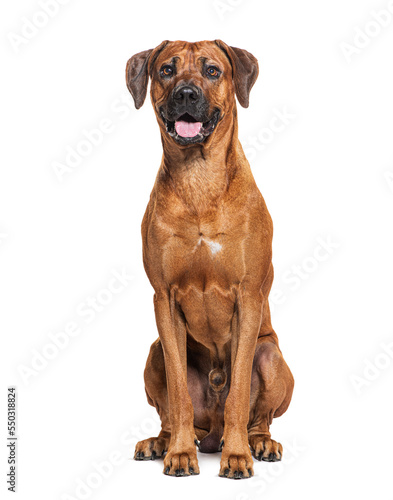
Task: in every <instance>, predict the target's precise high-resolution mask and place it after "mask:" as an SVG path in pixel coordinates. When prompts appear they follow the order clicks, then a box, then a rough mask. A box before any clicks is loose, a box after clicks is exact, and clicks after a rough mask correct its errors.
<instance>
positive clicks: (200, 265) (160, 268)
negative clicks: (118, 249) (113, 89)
mask: <svg viewBox="0 0 393 500" xmlns="http://www.w3.org/2000/svg"><path fill="white" fill-rule="evenodd" d="M257 75H258V63H257V60H256V59H255V57H254V56H253V55H251V54H250V53H249V52H247V51H245V50H241V49H238V48H235V47H229V46H228V45H226V44H225V43H224V42H222V41H220V40H215V41H213V42H210V41H209V42H208V41H204V42H198V43H187V42H169V41H164V42H162V43H161V44H160V45H159V46H158V47H156V48H155V49H152V50H146V51H144V52H141V53H139V54H136V55H134V56H133V57H132V58H131V59H130V60H129V61H128V63H127V69H126V78H127V86H128V89H129V90H130V92H131V94H132V96H133V98H134V101H135V106H136V108H137V109H138V108H140V107H141V106H142V104H143V102H144V100H145V97H146V92H147V84H148V80H149V76H150V77H151V100H152V103H153V106H154V110H155V113H156V117H157V121H158V125H159V127H160V131H161V139H162V145H163V149H164V154H163V158H162V163H161V167H160V169H159V171H158V175H157V178H156V182H155V185H154V188H153V191H152V193H151V197H150V202H149V204H148V206H147V210H146V213H145V216H144V219H143V222H142V238H143V262H144V266H145V270H146V273H147V276H148V278H149V280H150V282H151V284H152V286H153V288H154V291H155V294H154V307H155V314H156V321H157V327H158V333H159V339H158V340H156V341H155V342H154V343H153V345H152V346H151V349H150V354H149V357H148V360H147V364H146V369H145V386H146V394H147V399H148V402H149V404H151V405H152V406H155V408H156V410H157V412H158V413H159V415H160V418H161V422H162V429H161V432H160V434H159V435H158V437H152V438H150V439H145V440H144V441H141V442H139V443H138V444H137V446H136V450H135V459H137V460H150V459H152V460H153V459H155V458H158V457H161V456H162V455H163V454H164V453H165V452H166V455H165V458H164V473H165V474H169V475H171V476H187V475H190V474H198V473H199V467H198V461H197V453H196V446H199V449H200V451H202V452H216V451H220V450H221V449H222V456H221V464H220V472H219V475H220V476H225V477H230V478H246V477H250V476H252V475H253V460H252V456H251V451H250V448H251V450H252V452H253V454H254V456H255V458H257V459H258V460H265V461H276V460H280V459H281V457H282V446H281V444H279V443H277V442H276V441H273V440H272V439H271V437H270V432H269V426H270V424H271V423H272V420H273V417H279V416H280V415H282V414H283V413H284V412H285V411H286V409H287V408H288V405H289V403H290V400H291V396H292V390H293V384H294V382H293V377H292V374H291V372H290V370H289V368H288V366H287V365H286V363H285V361H284V359H283V357H282V354H281V351H280V349H279V347H278V340H277V336H276V334H275V332H274V330H273V328H272V325H271V321H270V311H269V303H268V295H269V291H270V288H271V285H272V281H273V266H272V221H271V218H270V215H269V212H268V211H267V208H266V205H265V202H264V200H263V198H262V196H261V194H260V192H259V190H258V188H257V186H256V184H255V181H254V178H253V176H252V173H251V170H250V166H249V163H248V161H247V159H246V157H245V155H244V153H243V150H242V147H241V145H240V142H239V140H238V125H237V111H236V102H235V94H236V96H237V99H238V101H239V103H240V104H241V105H242V106H243V107H247V106H248V98H249V93H250V90H251V87H252V86H253V84H254V83H255V80H256V78H257ZM198 440H199V441H200V443H199V442H198Z"/></svg>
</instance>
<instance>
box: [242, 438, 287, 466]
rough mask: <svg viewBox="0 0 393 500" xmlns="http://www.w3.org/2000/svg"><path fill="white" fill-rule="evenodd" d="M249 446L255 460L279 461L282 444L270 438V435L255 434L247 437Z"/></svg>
mask: <svg viewBox="0 0 393 500" xmlns="http://www.w3.org/2000/svg"><path fill="white" fill-rule="evenodd" d="M249 443H250V447H251V449H252V452H253V455H254V457H255V458H256V459H257V460H263V461H264V462H279V461H280V460H281V458H282V445H281V444H280V443H277V441H274V440H273V439H270V436H267V435H264V434H256V435H255V436H250V438H249Z"/></svg>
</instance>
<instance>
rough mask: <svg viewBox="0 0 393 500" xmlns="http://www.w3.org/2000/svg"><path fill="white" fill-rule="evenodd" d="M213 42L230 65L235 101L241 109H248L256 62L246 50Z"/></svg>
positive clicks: (255, 76) (221, 42) (255, 73)
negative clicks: (225, 56)
mask: <svg viewBox="0 0 393 500" xmlns="http://www.w3.org/2000/svg"><path fill="white" fill-rule="evenodd" d="M215 42H216V44H217V45H218V46H219V47H220V49H221V50H223V51H224V52H225V54H226V55H227V57H228V59H229V61H230V63H231V65H232V75H233V82H234V84H235V91H236V96H237V99H238V101H239V103H240V104H241V106H243V108H248V100H249V95H250V91H251V88H252V86H253V85H254V83H255V81H256V79H257V77H258V73H259V69H258V61H257V59H256V58H255V57H254V56H253V55H252V54H250V52H247V50H243V49H238V48H237V47H230V46H229V45H227V44H226V43H224V42H223V41H222V40H215Z"/></svg>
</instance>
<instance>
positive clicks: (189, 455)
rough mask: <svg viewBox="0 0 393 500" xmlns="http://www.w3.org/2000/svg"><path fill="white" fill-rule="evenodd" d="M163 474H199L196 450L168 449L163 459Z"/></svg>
mask: <svg viewBox="0 0 393 500" xmlns="http://www.w3.org/2000/svg"><path fill="white" fill-rule="evenodd" d="M163 472H164V474H166V475H167V476H176V477H182V476H194V475H197V474H199V465H198V459H197V454H196V450H188V451H185V452H177V451H171V450H170V449H169V450H168V453H167V454H166V456H165V459H164V471H163Z"/></svg>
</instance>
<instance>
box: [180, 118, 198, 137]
mask: <svg viewBox="0 0 393 500" xmlns="http://www.w3.org/2000/svg"><path fill="white" fill-rule="evenodd" d="M201 128H202V123H201V122H192V123H190V122H183V121H178V122H175V129H176V132H177V133H178V134H179V135H180V137H195V136H196V135H198V134H199V132H200V130H201Z"/></svg>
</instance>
